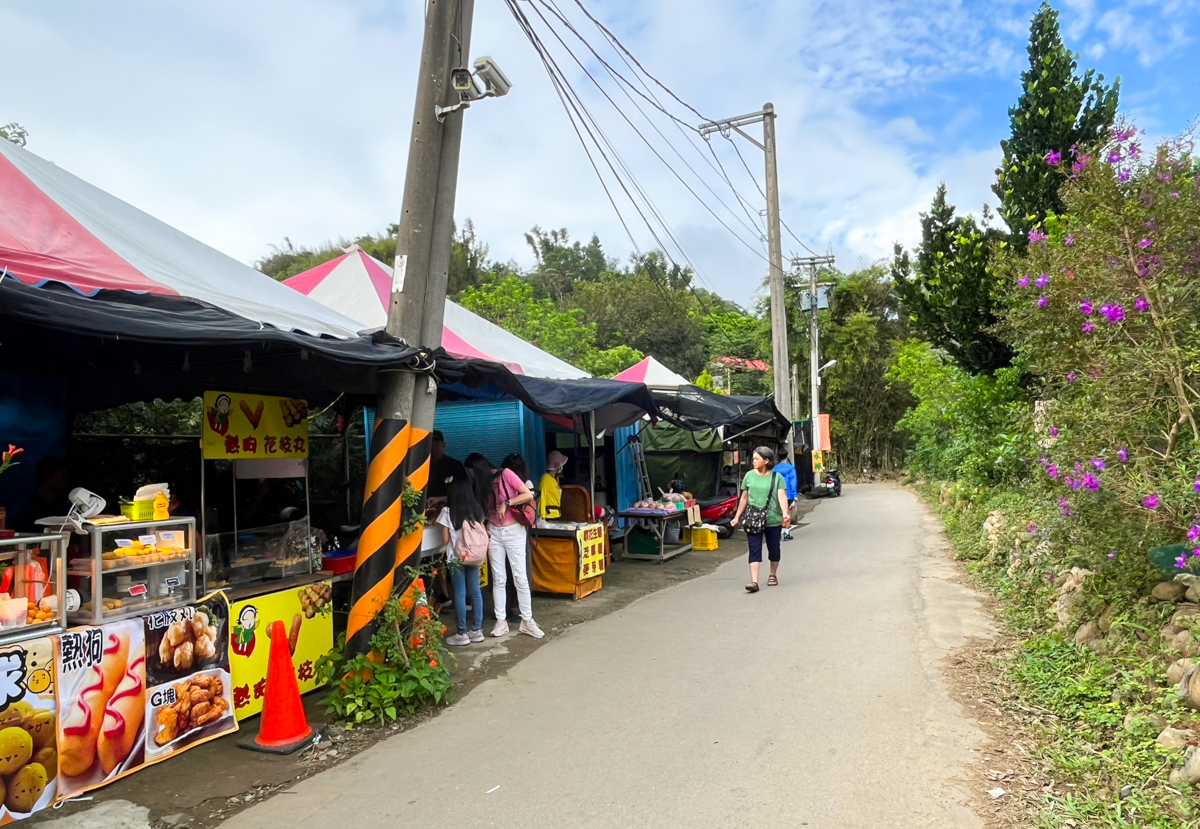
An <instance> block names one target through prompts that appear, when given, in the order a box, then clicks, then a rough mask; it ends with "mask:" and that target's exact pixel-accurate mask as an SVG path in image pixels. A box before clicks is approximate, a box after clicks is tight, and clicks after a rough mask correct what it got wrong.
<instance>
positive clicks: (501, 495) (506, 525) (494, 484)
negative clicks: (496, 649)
mask: <svg viewBox="0 0 1200 829" xmlns="http://www.w3.org/2000/svg"><path fill="white" fill-rule="evenodd" d="M464 463H465V464H466V467H467V471H468V472H469V473H470V475H471V477H472V481H473V484H474V487H475V494H476V497H478V499H479V501H480V502H481V503H482V504H483V505H484V507H485V511H486V512H487V521H488V535H489V536H491V544H490V545H489V546H488V573H489V575H490V576H491V580H492V603H493V604H494V605H495V611H496V625H495V627H493V628H492V636H504V635H506V634H507V633H508V619H507V618H506V617H507V615H508V596H507V595H506V594H505V592H504V591H505V587H506V586H507V584H508V579H507V574H506V573H505V571H504V561H505V559H506V558H507V559H508V563H509V564H511V565H512V576H513V582H514V583H515V584H516V586H517V609H518V610H519V611H520V614H521V626H520V627H519V628H518V630H519V631H520V632H521V633H524V634H525V635H526V636H532V637H533V638H534V639H541V638H542V637H543V636H545V635H546V634H545V633H543V632H542V629H541V628H540V627H538V624H537V622H535V621H534V620H533V595H532V594H531V593H530V592H529V575H528V569H527V567H528V564H527V557H526V552H525V551H526V549H527V536H526V529H527V528H529V527H532V526H534V524H535V523H536V521H537V516H536V514H535V513H534V510H533V506H532V505H533V501H534V497H533V493H532V492H530V491H529V487H527V486H525V482H524V481H522V480H521V479H520V477H518V476H517V474H516V473H515V472H513V471H512V470H511V469H503V470H497V469H496V468H495V467H494V466H492V464H491V462H490V461H489V460H488V459H487V458H485V457H484V456H483V455H481V454H479V453H478V452H474V453H472V454H470V455H467V459H466V461H464Z"/></svg>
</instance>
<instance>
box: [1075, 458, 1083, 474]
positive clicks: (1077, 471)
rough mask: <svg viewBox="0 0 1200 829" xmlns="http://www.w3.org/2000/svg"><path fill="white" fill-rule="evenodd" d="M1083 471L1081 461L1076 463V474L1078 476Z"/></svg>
mask: <svg viewBox="0 0 1200 829" xmlns="http://www.w3.org/2000/svg"><path fill="white" fill-rule="evenodd" d="M1082 471H1083V464H1082V463H1080V462H1079V461H1075V474H1076V475H1078V474H1079V473H1080V472H1082Z"/></svg>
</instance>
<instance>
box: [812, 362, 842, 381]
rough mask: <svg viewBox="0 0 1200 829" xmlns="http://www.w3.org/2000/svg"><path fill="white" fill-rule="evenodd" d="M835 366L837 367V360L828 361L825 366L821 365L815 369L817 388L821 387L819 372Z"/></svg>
mask: <svg viewBox="0 0 1200 829" xmlns="http://www.w3.org/2000/svg"><path fill="white" fill-rule="evenodd" d="M836 365H837V360H830V361H829V362H828V363H826V364H825V365H823V366H821V367H820V368H819V369H817V385H818V386H819V385H821V372H823V371H824V370H825V369H827V368H833V367H834V366H836Z"/></svg>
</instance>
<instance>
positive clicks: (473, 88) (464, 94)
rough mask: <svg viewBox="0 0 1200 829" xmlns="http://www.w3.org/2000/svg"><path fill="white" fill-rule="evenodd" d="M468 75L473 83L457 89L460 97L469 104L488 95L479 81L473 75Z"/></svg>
mask: <svg viewBox="0 0 1200 829" xmlns="http://www.w3.org/2000/svg"><path fill="white" fill-rule="evenodd" d="M468 77H470V80H471V83H470V84H468V86H467V88H466V89H458V87H455V91H457V92H458V99H459V100H460V101H462V102H463V103H467V104H469V103H471V102H472V101H478V100H481V99H483V98H485V97H486V96H485V95H484V94H483V90H482V89H480V88H479V82H478V81H477V80H475V78H474V77H473V76H468Z"/></svg>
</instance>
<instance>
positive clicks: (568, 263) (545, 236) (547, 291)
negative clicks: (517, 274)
mask: <svg viewBox="0 0 1200 829" xmlns="http://www.w3.org/2000/svg"><path fill="white" fill-rule="evenodd" d="M525 243H526V244H527V245H529V249H530V250H532V251H533V256H534V259H535V260H536V262H537V265H536V266H535V267H534V270H533V271H532V272H531V273H530V274H529V275H528V278H529V281H530V282H531V283H533V285H534V286H535V287H536V288H537V290H538V294H539V295H541V296H546V297H549V298H551V299H553V300H554V301H555V302H562V301H563V300H564V299H565V298H566V297H568V296H570V295H571V293H572V292H573V291H574V290H575V286H576V285H577V284H580V283H584V282H596V281H597V280H599V279H600V278H601V277H602V276H603V275H604V274H605V273H606V272H608V271H611V270H613V269H614V268H615V267H616V263H615V262H613V261H611V260H609V259H608V257H607V256H605V254H604V248H602V247H601V246H600V238H599V237H598V236H595V235H593V236H592V240H591V241H590V242H588V243H587V244H586V245H584V244H581V243H579V242H572V241H571V237H570V234H569V233H567V229H566V228H565V227H564V228H562V229H560V230H551V231H550V232H549V233H546V232H545V231H543V230H542V229H541V228H540V227H534V228H533V230H531V231H529V232H528V233H526V234H525Z"/></svg>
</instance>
